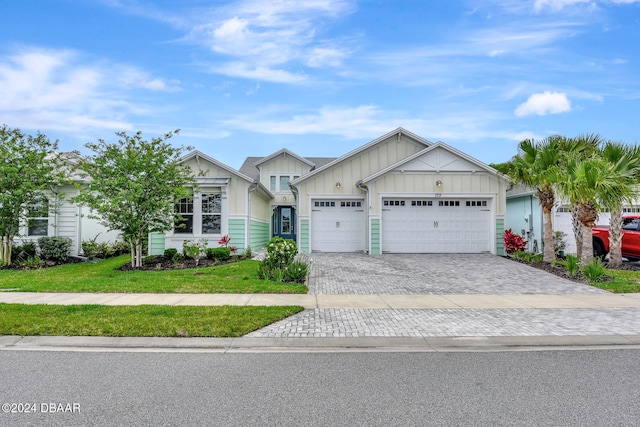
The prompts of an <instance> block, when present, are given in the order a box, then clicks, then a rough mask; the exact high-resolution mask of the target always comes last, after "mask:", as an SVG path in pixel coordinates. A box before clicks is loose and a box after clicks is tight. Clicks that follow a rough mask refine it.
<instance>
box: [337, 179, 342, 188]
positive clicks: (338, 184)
mask: <svg viewBox="0 0 640 427" xmlns="http://www.w3.org/2000/svg"><path fill="white" fill-rule="evenodd" d="M341 188H342V184H340V181H338V182H336V189H337V190H339V189H341Z"/></svg>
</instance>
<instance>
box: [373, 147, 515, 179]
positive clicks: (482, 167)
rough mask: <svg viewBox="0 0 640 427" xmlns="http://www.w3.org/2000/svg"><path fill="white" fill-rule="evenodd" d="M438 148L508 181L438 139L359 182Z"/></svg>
mask: <svg viewBox="0 0 640 427" xmlns="http://www.w3.org/2000/svg"><path fill="white" fill-rule="evenodd" d="M438 149H443V150H446V151H448V152H450V153H452V154H454V155H455V156H458V157H460V158H462V159H464V160H465V161H466V162H468V163H471V164H472V165H474V166H477V167H478V169H479V170H483V171H485V172H489V173H490V174H492V175H495V176H496V177H498V178H501V179H504V180H506V181H509V178H508V177H507V176H505V175H503V174H501V173H500V172H498V171H497V170H495V169H494V168H492V167H491V166H489V165H486V164H484V163H482V162H481V161H480V160H477V159H474V158H473V157H471V156H469V155H467V154H465V153H463V152H462V151H459V150H456V149H455V148H453V147H451V146H449V145H447V144H445V143H444V142H442V141H438V142H436V143H435V144H433V145H431V146H430V147H427V148H425V149H424V150H421V151H418V152H417V153H415V154H412V155H411V156H409V157H407V158H405V159H402V160H400V161H399V162H397V163H395V164H393V165H391V166H388V167H386V168H384V169H382V170H380V171H378V172H376V173H374V174H372V175H369V176H368V177H366V178H364V179H362V180H361V181H360V183H361V184H366V183H368V182H371V181H374V180H375V179H377V178H379V177H381V176H382V175H384V174H386V173H387V172H390V171H392V170H394V169H398V168H401V167H402V166H404V165H406V164H407V163H410V162H411V161H413V160H415V159H417V158H420V157H422V156H424V155H425V154H427V153H430V152H433V151H435V150H438Z"/></svg>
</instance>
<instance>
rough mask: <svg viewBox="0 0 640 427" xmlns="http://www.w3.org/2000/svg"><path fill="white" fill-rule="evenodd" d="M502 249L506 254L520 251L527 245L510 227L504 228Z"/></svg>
mask: <svg viewBox="0 0 640 427" xmlns="http://www.w3.org/2000/svg"><path fill="white" fill-rule="evenodd" d="M503 240H504V249H505V251H507V253H508V254H510V253H513V252H516V251H522V250H524V249H525V248H526V247H527V241H526V240H524V238H523V237H522V236H520V235H518V234H516V233H514V232H513V231H511V229H510V228H509V229H507V230H504V236H503Z"/></svg>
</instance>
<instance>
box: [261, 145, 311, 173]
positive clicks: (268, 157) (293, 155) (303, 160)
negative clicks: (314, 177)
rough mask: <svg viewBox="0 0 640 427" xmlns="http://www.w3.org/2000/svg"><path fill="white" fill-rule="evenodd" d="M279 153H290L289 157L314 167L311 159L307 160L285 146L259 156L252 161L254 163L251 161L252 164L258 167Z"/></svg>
mask: <svg viewBox="0 0 640 427" xmlns="http://www.w3.org/2000/svg"><path fill="white" fill-rule="evenodd" d="M281 154H285V155H287V154H288V155H290V156H291V157H293V158H294V159H296V160H298V161H300V162H302V163H304V164H306V165H307V166H309V167H314V166H315V163H313V162H312V161H310V160H307V159H305V158H304V157H302V156H299V155H297V154H296V153H294V152H293V151H289V150H288V149H286V148H282V149H280V150H278V151H276V152H275V153H272V154H269V155H268V156H267V157H263V158H261V159H260V160H258V161H256V162H254V163H253V165H254V166H255V167H258V166H260V165H261V164H263V163H267V162H268V161H269V160H272V159H275V158H276V157H278V156H280V155H281ZM258 169H260V168H258Z"/></svg>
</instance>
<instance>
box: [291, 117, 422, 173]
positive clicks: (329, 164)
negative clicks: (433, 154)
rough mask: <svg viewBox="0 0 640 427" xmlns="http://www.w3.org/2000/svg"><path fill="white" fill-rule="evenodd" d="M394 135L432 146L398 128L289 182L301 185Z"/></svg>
mask: <svg viewBox="0 0 640 427" xmlns="http://www.w3.org/2000/svg"><path fill="white" fill-rule="evenodd" d="M394 135H398V138H400V137H401V136H402V135H405V136H408V137H410V138H411V139H413V140H414V141H416V142H418V143H420V144H422V145H424V146H425V147H429V146H431V144H432V143H431V142H430V141H428V140H426V139H424V138H422V137H420V136H418V135H416V134H414V133H411V132H409V131H408V130H406V129H404V128H402V127H399V128H397V129H395V130H392V131H391V132H389V133H386V134H384V135H382V136H381V137H379V138H376V139H374V140H373V141H371V142H368V143H366V144H365V145H363V146H361V147H358V148H356V149H355V150H352V151H350V152H348V153H347V154H345V155H344V156H341V157H338V158H337V159H335V160H333V161H331V162H329V163H327V164H325V165H324V166H322V167H319V168H316V169H315V170H312V171H311V172H309V173H308V174H306V175H303V176H301V177H300V178H298V179H294V180H293V181H291V184H293V185H297V184H299V183H301V182H303V181H306V180H307V179H308V178H310V177H312V176H313V175H316V174H318V173H320V172H322V171H324V170H327V169H329V168H331V167H333V166H334V165H337V164H338V163H341V162H343V161H344V160H346V159H348V158H350V157H353V156H355V155H357V154H359V153H362V152H363V151H366V150H368V149H369V148H371V147H373V146H375V145H377V144H379V143H381V142H383V141H385V140H387V139H389V138H391V137H392V136H394Z"/></svg>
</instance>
